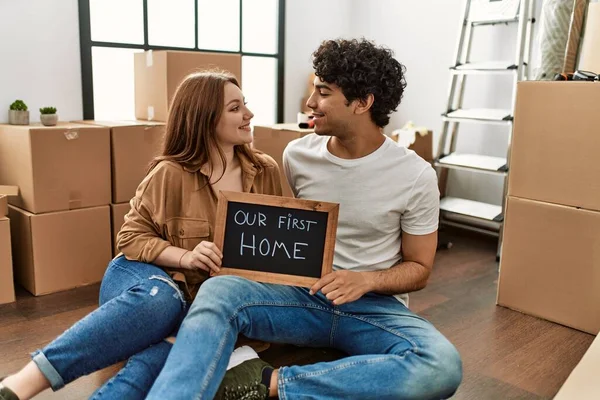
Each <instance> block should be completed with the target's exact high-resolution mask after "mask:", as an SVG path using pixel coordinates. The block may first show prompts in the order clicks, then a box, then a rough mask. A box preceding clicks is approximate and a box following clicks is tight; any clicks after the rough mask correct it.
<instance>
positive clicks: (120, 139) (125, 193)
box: [81, 121, 165, 203]
mask: <svg viewBox="0 0 600 400" xmlns="http://www.w3.org/2000/svg"><path fill="white" fill-rule="evenodd" d="M81 122H82V123H85V124H95V125H100V126H106V127H108V128H110V149H111V172H112V202H113V203H124V202H128V201H129V200H131V198H132V197H133V196H134V195H135V191H136V189H137V187H138V185H139V184H140V182H141V181H142V179H144V177H145V176H146V171H147V169H148V165H149V164H150V162H151V161H152V159H153V158H154V157H155V156H156V155H158V154H159V153H160V148H161V145H162V141H163V137H164V134H165V124H164V123H163V122H152V121H81Z"/></svg>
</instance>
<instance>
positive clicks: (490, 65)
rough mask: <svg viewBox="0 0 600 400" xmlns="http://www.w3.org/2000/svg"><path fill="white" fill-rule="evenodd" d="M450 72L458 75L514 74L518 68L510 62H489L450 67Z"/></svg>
mask: <svg viewBox="0 0 600 400" xmlns="http://www.w3.org/2000/svg"><path fill="white" fill-rule="evenodd" d="M450 71H451V72H452V73H453V74H456V75H466V74H513V73H514V72H515V71H517V66H516V65H514V64H511V63H510V62H509V61H487V62H477V63H466V64H462V65H457V66H455V67H450Z"/></svg>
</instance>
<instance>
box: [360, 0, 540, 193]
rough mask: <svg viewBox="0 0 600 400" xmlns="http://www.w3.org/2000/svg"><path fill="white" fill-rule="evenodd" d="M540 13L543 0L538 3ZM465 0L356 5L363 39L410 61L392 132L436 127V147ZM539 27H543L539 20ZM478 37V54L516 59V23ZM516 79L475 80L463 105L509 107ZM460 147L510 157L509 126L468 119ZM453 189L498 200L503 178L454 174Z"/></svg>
mask: <svg viewBox="0 0 600 400" xmlns="http://www.w3.org/2000/svg"><path fill="white" fill-rule="evenodd" d="M536 2H537V4H536V14H537V15H539V11H540V8H541V0H536ZM462 7H463V0H370V1H358V0H355V1H354V3H353V9H352V12H353V13H354V16H353V20H354V21H355V22H356V24H355V25H354V27H353V29H352V32H351V34H352V35H353V36H365V37H366V38H368V39H372V40H375V41H376V42H377V43H378V44H382V45H386V46H387V47H389V48H391V49H392V50H393V51H394V52H395V55H396V58H397V59H398V60H399V61H400V62H402V63H403V64H405V65H406V67H407V72H406V78H407V82H408V87H407V89H406V92H405V95H404V99H403V101H402V103H401V105H400V107H399V110H398V112H397V113H396V114H395V115H394V116H393V117H392V119H391V122H390V125H389V127H388V129H387V130H386V131H387V132H389V131H390V130H392V129H394V128H398V127H401V126H402V125H404V124H405V123H406V122H407V121H410V120H411V121H413V122H414V123H415V124H417V125H423V126H427V127H429V128H430V129H432V130H433V131H434V151H437V141H438V139H439V134H440V131H441V127H442V121H441V118H440V114H441V113H442V112H444V111H445V107H446V101H447V94H448V85H449V83H450V76H449V74H448V67H449V66H450V65H451V64H452V63H453V57H454V51H455V46H456V43H457V39H458V34H459V30H460V24H461V21H460V18H461V13H462ZM538 25H539V24H538ZM477 29H478V30H477V31H476V32H475V36H474V40H473V50H472V54H473V57H472V59H473V60H474V61H477V60H480V61H484V60H514V50H515V44H516V25H512V26H497V27H479V28H477ZM511 88H512V79H511V78H509V77H495V78H489V77H486V78H484V77H470V78H469V79H468V80H467V90H466V93H465V103H464V106H465V107H467V108H468V107H472V108H475V107H492V108H493V107H495V108H510V103H511V93H512V91H511ZM460 132H461V133H460V135H459V140H458V142H457V151H460V152H465V153H479V154H484V155H489V156H498V157H501V156H505V155H506V146H507V140H508V129H507V128H504V127H498V126H490V125H471V124H462V125H461V131H460ZM449 184H450V188H449V193H448V194H450V195H453V196H458V197H464V198H469V199H473V200H479V201H484V202H489V203H493V204H500V202H501V197H502V179H501V178H499V177H493V176H490V175H482V174H476V173H470V172H463V171H452V173H451V175H450V182H449Z"/></svg>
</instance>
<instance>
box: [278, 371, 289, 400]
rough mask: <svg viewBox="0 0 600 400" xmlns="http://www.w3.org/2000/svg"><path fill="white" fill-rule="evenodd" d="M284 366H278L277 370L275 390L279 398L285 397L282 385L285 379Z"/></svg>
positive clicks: (284, 399) (281, 399)
mask: <svg viewBox="0 0 600 400" xmlns="http://www.w3.org/2000/svg"><path fill="white" fill-rule="evenodd" d="M285 370H286V367H280V368H279V371H277V392H278V394H279V399H280V400H286V399H287V397H286V395H285V389H284V387H283V382H284V381H285V372H286V371H285Z"/></svg>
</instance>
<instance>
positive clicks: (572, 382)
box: [554, 336, 600, 400]
mask: <svg viewBox="0 0 600 400" xmlns="http://www.w3.org/2000/svg"><path fill="white" fill-rule="evenodd" d="M598 371H600V336H596V339H594V341H593V342H592V344H591V346H590V347H589V349H588V351H587V352H586V353H585V354H584V355H583V358H582V359H581V361H579V364H577V366H576V367H575V369H574V370H573V372H571V375H569V377H568V378H567V380H566V381H565V383H564V384H563V386H562V387H561V388H560V390H559V391H558V393H557V394H556V397H554V400H574V399H576V400H597V399H598V397H599V396H598V394H599V393H600V380H598Z"/></svg>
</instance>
